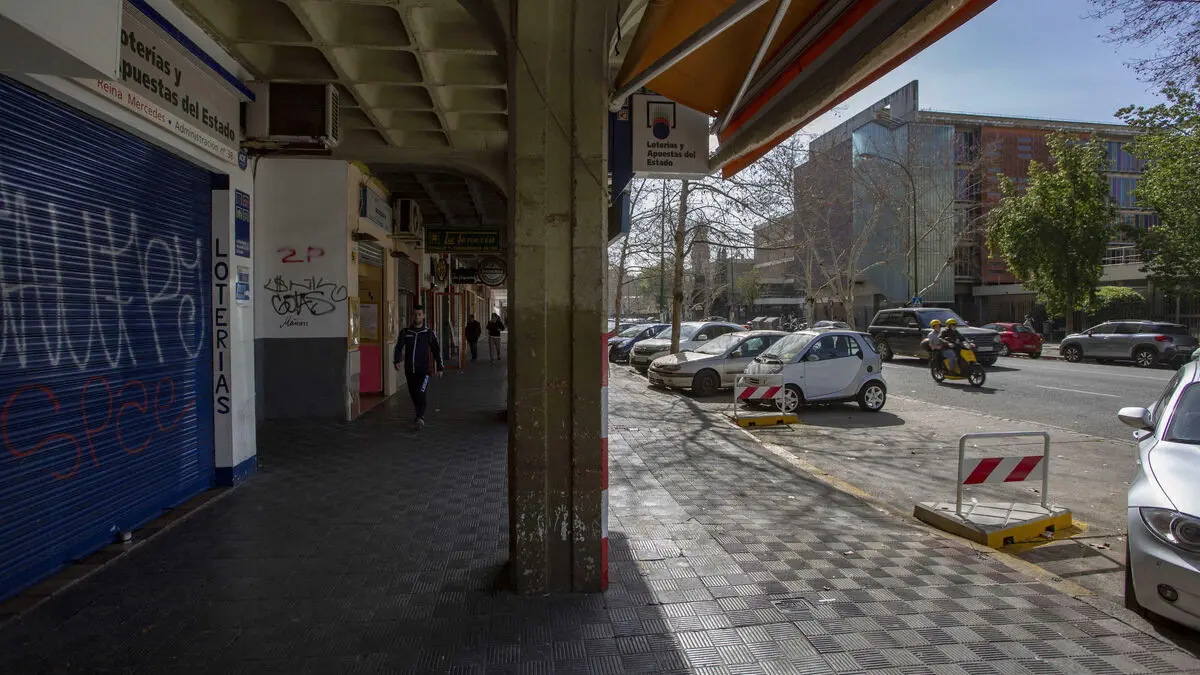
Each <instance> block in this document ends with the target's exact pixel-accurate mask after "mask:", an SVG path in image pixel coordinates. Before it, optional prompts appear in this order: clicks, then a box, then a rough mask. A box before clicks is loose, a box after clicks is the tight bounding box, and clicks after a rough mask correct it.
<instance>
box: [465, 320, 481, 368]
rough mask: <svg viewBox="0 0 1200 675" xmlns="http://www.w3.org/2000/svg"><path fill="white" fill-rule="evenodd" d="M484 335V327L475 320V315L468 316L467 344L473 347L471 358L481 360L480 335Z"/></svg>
mask: <svg viewBox="0 0 1200 675" xmlns="http://www.w3.org/2000/svg"><path fill="white" fill-rule="evenodd" d="M480 335H483V327H481V326H480V325H479V322H478V321H476V320H475V315H474V314H472V315H470V316H468V317H467V346H469V347H470V348H471V360H472V361H478V360H479V336H480Z"/></svg>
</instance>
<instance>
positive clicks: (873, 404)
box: [858, 382, 887, 412]
mask: <svg viewBox="0 0 1200 675" xmlns="http://www.w3.org/2000/svg"><path fill="white" fill-rule="evenodd" d="M886 402H887V387H885V386H883V383H882V382H868V383H866V384H865V385H863V388H862V389H860V390H859V392H858V407H860V408H862V409H863V410H865V411H866V412H879V411H880V410H883V404H884V403H886Z"/></svg>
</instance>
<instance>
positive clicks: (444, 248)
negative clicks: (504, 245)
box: [425, 229, 500, 253]
mask: <svg viewBox="0 0 1200 675" xmlns="http://www.w3.org/2000/svg"><path fill="white" fill-rule="evenodd" d="M499 250H500V230H428V229H427V230H425V252H426V253H490V252H493V251H499Z"/></svg>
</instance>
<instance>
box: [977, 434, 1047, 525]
mask: <svg viewBox="0 0 1200 675" xmlns="http://www.w3.org/2000/svg"><path fill="white" fill-rule="evenodd" d="M983 438H1040V439H1041V441H1042V454H1041V455H1022V456H1013V457H973V458H971V459H967V458H966V454H967V441H970V440H977V439H983ZM1033 478H1036V479H1040V480H1041V481H1042V508H1048V505H1049V501H1048V500H1049V492H1050V434H1048V433H1046V432H1045V431H998V432H985V433H974V434H963V435H962V436H959V438H958V485H957V486H956V490H955V492H956V493H957V494H956V495H955V499H954V506H955V509H954V512H955V513H956V514H958V516H959V517H960V518H961V517H962V514H963V509H962V506H963V486H964V485H984V484H995V483H1020V482H1022V481H1026V480H1030V479H1033Z"/></svg>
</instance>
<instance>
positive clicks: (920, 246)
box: [794, 81, 1158, 322]
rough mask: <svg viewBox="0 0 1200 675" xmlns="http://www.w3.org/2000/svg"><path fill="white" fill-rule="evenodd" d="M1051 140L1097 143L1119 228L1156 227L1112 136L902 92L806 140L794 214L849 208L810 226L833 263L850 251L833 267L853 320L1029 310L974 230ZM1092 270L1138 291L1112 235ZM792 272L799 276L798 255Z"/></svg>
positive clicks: (1120, 241)
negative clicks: (893, 310)
mask: <svg viewBox="0 0 1200 675" xmlns="http://www.w3.org/2000/svg"><path fill="white" fill-rule="evenodd" d="M1060 130H1061V131H1066V132H1068V133H1073V134H1077V135H1079V136H1081V137H1084V138H1091V137H1095V136H1099V137H1100V138H1101V139H1102V140H1103V141H1104V142H1105V143H1106V144H1107V148H1108V159H1109V166H1108V172H1109V181H1110V185H1111V188H1112V198H1113V201H1114V203H1116V204H1117V206H1118V208H1119V209H1120V213H1121V216H1122V218H1123V220H1124V222H1125V223H1126V224H1127V225H1130V226H1133V227H1140V228H1147V227H1151V226H1153V225H1154V224H1156V223H1157V222H1158V221H1157V215H1156V214H1155V213H1154V212H1153V211H1149V210H1146V209H1139V208H1138V207H1137V204H1136V202H1135V201H1134V198H1133V190H1134V187H1135V186H1136V184H1137V180H1138V177H1139V175H1140V174H1141V173H1142V170H1143V168H1144V166H1143V163H1142V162H1140V161H1139V160H1137V159H1136V158H1135V157H1133V156H1132V155H1130V154H1129V153H1128V152H1127V151H1126V150H1125V147H1126V144H1127V143H1128V142H1129V141H1131V140H1132V139H1133V137H1134V133H1133V131H1132V130H1130V129H1129V128H1128V127H1126V126H1123V125H1117V124H1100V123H1084V122H1071V121H1062V120H1041V119H1033V118H1016V117H1003V116H995V115H976V114H966V113H951V112H941V111H930V110H921V109H920V108H919V106H918V97H917V82H916V81H913V82H910V83H909V84H907V85H906V86H904V87H902V88H901V89H899V90H897V91H895V92H893V93H892V94H890V95H889V96H887V97H885V98H883V99H881V100H879V101H877V102H875V103H874V104H872V105H871V106H869V107H868V108H867V109H865V110H863V111H862V112H860V113H858V114H857V115H855V116H854V117H852V118H850V119H848V120H846V121H845V122H844V123H842V124H841V125H839V126H838V127H836V128H834V129H832V130H830V131H829V132H827V133H826V134H824V135H822V136H821V137H819V138H817V139H814V140H813V142H812V143H811V144H810V146H809V159H808V161H807V162H806V163H805V164H802V165H801V166H800V167H797V169H796V182H797V204H804V203H806V202H809V201H811V200H812V199H813V198H814V195H826V197H825V198H826V199H827V200H829V201H831V202H841V201H846V200H847V197H846V196H845V194H844V193H845V191H846V189H849V190H852V192H853V196H852V197H850V198H849V208H848V209H843V210H842V212H841V213H840V214H839V215H837V217H836V219H832V220H830V222H827V223H823V224H821V226H823V227H828V228H831V229H832V230H834V231H837V232H841V233H842V238H841V240H840V242H839V243H837V244H835V245H834V247H835V248H838V251H837V252H836V254H838V255H845V251H846V250H847V247H857V248H856V249H855V251H854V253H855V255H857V256H858V257H859V260H858V264H857V265H854V264H851V265H845V266H843V267H845V268H846V269H844V270H843V272H844V273H847V274H848V273H850V272H849V270H850V269H855V270H858V271H856V272H854V279H853V282H854V286H855V293H854V296H855V300H854V309H853V311H854V316H855V317H856V319H858V320H859V321H860V322H862V321H866V320H868V319H869V316H870V315H871V314H873V312H874V311H875V310H878V309H880V308H882V307H886V306H895V305H900V304H904V303H907V302H911V301H912V298H913V297H920V298H921V301H922V302H924V303H925V304H940V305H949V306H953V307H955V308H956V309H958V310H959V311H960V312H961V313H962V314H963V315H964V316H965V317H967V318H968V319H972V320H974V321H1002V320H1013V319H1017V320H1019V319H1021V318H1023V317H1024V315H1025V314H1026V313H1028V312H1030V311H1032V310H1033V308H1034V304H1035V298H1034V295H1033V294H1032V293H1030V292H1029V291H1028V290H1027V289H1025V288H1024V287H1023V286H1022V285H1021V284H1020V281H1019V280H1018V279H1017V278H1016V277H1014V276H1013V275H1012V273H1011V272H1010V271H1009V269H1008V266H1007V264H1006V263H1005V261H1004V260H1002V259H999V258H996V257H994V256H990V255H989V254H988V252H987V251H986V247H985V245H984V239H985V237H986V226H985V224H986V220H987V214H988V212H989V211H990V210H991V209H992V208H994V207H995V206H996V205H997V204H998V203H999V201H1000V198H1001V194H1000V179H1001V176H1007V177H1009V178H1012V179H1013V180H1014V181H1015V182H1016V184H1017V186H1018V188H1024V186H1025V184H1026V182H1027V181H1028V176H1029V163H1030V162H1031V161H1038V162H1041V163H1043V164H1049V163H1050V160H1051V158H1050V155H1049V150H1048V148H1047V144H1046V139H1047V137H1048V136H1049V135H1050V134H1051V133H1053V132H1055V131H1060ZM839 186H840V187H839ZM847 186H849V187H847ZM806 190H807V193H805V191H806ZM914 216H915V217H914ZM798 220H799V221H801V222H800V223H799V224H798V226H799V227H803V226H805V223H804V222H803V221H805V218H803V217H801V218H799V219H798ZM810 220H811V219H810ZM808 226H810V227H811V226H812V224H811V223H809V224H808ZM831 240H836V238H832V239H831ZM914 240H915V242H916V246H915V247H914V245H913V242H914ZM839 247H840V248H839ZM914 249H915V256H914ZM824 254H825V255H830V254H831V252H826V253H824ZM914 257H915V263H914ZM1104 263H1105V270H1104V272H1105V273H1104V283H1106V284H1114V285H1128V286H1133V287H1135V288H1139V289H1140V290H1142V291H1143V292H1145V291H1146V290H1147V289H1146V286H1147V282H1146V278H1145V274H1144V273H1143V272H1141V271H1140V270H1141V262H1140V260H1139V258H1138V255H1137V252H1136V250H1135V248H1134V247H1133V244H1132V243H1131V242H1129V241H1126V240H1125V239H1124V237H1123V236H1122V235H1121V233H1120V231H1119V230H1118V229H1114V232H1113V242H1112V244H1111V245H1110V246H1109V250H1108V253H1107V255H1106V257H1105V261H1104ZM794 267H795V269H796V270H798V271H797V274H803V269H804V265H803V262H802V261H801V260H799V257H798V256H797V260H796V262H795V264H794Z"/></svg>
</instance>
